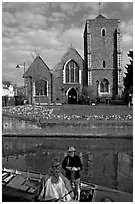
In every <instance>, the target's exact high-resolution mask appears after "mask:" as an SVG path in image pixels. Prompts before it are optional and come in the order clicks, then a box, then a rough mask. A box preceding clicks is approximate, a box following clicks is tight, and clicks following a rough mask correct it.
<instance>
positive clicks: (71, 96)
mask: <svg viewBox="0 0 135 204" xmlns="http://www.w3.org/2000/svg"><path fill="white" fill-rule="evenodd" d="M68 104H77V93H76V90H75V89H74V88H72V89H70V91H69V92H68Z"/></svg>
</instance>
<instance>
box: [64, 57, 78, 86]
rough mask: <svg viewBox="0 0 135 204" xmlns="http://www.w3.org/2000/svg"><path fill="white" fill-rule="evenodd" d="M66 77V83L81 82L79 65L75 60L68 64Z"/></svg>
mask: <svg viewBox="0 0 135 204" xmlns="http://www.w3.org/2000/svg"><path fill="white" fill-rule="evenodd" d="M65 79H66V80H65V82H66V83H79V67H78V65H77V63H76V62H75V61H73V60H70V61H69V62H68V63H67V64H66V68H65Z"/></svg>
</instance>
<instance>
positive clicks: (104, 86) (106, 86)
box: [100, 79, 109, 93]
mask: <svg viewBox="0 0 135 204" xmlns="http://www.w3.org/2000/svg"><path fill="white" fill-rule="evenodd" d="M100 92H105V93H108V92H109V82H108V80H107V79H103V80H102V81H101V82H100Z"/></svg>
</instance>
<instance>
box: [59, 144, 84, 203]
mask: <svg viewBox="0 0 135 204" xmlns="http://www.w3.org/2000/svg"><path fill="white" fill-rule="evenodd" d="M67 152H68V154H67V156H66V157H65V158H64V160H63V162H62V168H63V169H64V170H65V172H66V175H65V176H66V178H67V179H68V180H69V181H70V183H71V186H72V187H73V185H74V193H75V200H80V171H81V170H82V167H83V165H82V162H81V159H80V157H79V156H78V155H76V154H75V152H76V149H75V148H74V147H69V149H68V151H67Z"/></svg>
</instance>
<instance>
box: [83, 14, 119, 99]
mask: <svg viewBox="0 0 135 204" xmlns="http://www.w3.org/2000/svg"><path fill="white" fill-rule="evenodd" d="M119 24H120V21H119V20H118V19H107V18H106V17H104V16H103V15H101V14H99V15H98V16H97V17H96V18H95V19H90V20H86V25H85V30H84V70H83V87H88V88H89V87H91V89H92V90H93V92H94V95H95V96H96V97H99V98H100V97H102V98H103V97H105V98H116V97H118V96H121V94H122V84H123V82H122V77H123V76H122V61H121V55H122V51H121V34H120V28H119Z"/></svg>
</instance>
